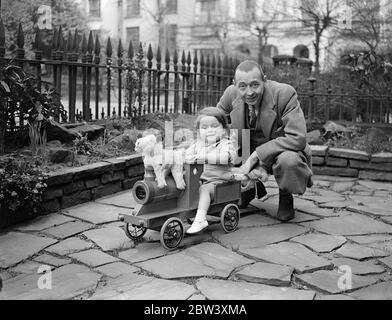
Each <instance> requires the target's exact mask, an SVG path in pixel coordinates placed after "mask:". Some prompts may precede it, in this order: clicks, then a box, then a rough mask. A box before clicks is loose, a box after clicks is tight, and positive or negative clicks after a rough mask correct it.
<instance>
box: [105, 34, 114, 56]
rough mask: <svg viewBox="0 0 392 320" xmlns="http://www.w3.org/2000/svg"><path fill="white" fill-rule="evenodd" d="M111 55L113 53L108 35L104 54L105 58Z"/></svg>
mask: <svg viewBox="0 0 392 320" xmlns="http://www.w3.org/2000/svg"><path fill="white" fill-rule="evenodd" d="M112 55H113V47H112V41H111V40H110V37H109V38H108V41H107V44H106V56H107V58H111V57H112Z"/></svg>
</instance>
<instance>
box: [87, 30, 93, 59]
mask: <svg viewBox="0 0 392 320" xmlns="http://www.w3.org/2000/svg"><path fill="white" fill-rule="evenodd" d="M93 49H94V36H93V32H92V31H90V34H89V36H88V44H87V52H88V53H90V54H91V53H92V52H93Z"/></svg>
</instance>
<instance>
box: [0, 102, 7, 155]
mask: <svg viewBox="0 0 392 320" xmlns="http://www.w3.org/2000/svg"><path fill="white" fill-rule="evenodd" d="M6 110H7V106H6V101H5V99H4V98H2V99H0V155H3V154H4V152H5V130H6V126H7V111H6Z"/></svg>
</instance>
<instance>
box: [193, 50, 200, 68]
mask: <svg viewBox="0 0 392 320" xmlns="http://www.w3.org/2000/svg"><path fill="white" fill-rule="evenodd" d="M198 64H199V60H198V58H197V51H195V55H194V57H193V65H194V66H197V65H198Z"/></svg>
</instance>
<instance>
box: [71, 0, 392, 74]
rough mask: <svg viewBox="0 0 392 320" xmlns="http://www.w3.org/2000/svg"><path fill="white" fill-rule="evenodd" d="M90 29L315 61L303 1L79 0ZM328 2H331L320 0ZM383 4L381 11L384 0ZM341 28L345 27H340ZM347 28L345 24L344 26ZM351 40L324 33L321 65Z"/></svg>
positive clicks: (146, 40)
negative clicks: (302, 8) (302, 10)
mask: <svg viewBox="0 0 392 320" xmlns="http://www.w3.org/2000/svg"><path fill="white" fill-rule="evenodd" d="M78 1H79V2H80V4H81V8H82V10H85V11H86V13H87V15H88V17H89V18H88V19H89V20H88V24H89V26H90V28H91V29H92V30H93V31H94V32H95V33H99V34H101V35H102V36H104V37H105V36H106V37H107V36H110V37H112V38H113V39H116V38H117V39H118V38H121V39H122V41H123V42H124V41H125V42H126V43H128V42H129V41H130V40H132V42H133V43H134V44H136V43H139V42H141V43H143V45H144V46H145V47H146V46H147V45H148V44H150V43H151V45H152V46H153V48H154V50H156V48H157V47H158V45H159V46H160V47H161V49H162V51H163V52H164V51H165V50H166V49H168V50H169V51H170V52H171V53H173V51H174V50H178V51H179V52H181V51H182V50H186V51H188V50H190V51H192V52H193V51H198V52H204V53H210V54H221V55H224V54H227V55H231V56H237V57H239V58H249V57H251V58H254V59H257V58H258V53H259V51H260V48H263V50H262V51H263V56H264V58H265V60H267V61H268V59H269V61H271V58H272V57H273V56H275V55H278V54H279V55H295V56H297V57H302V58H310V59H311V60H313V61H314V59H315V50H314V45H313V43H314V40H315V36H314V32H313V29H312V28H311V27H309V25H306V23H304V21H306V19H305V18H304V14H303V13H302V12H301V11H300V10H299V9H298V8H299V7H300V6H301V2H302V1H304V0H276V1H269V0H78ZM321 1H330V0H321ZM336 1H341V3H342V5H341V6H339V8H338V11H339V10H340V12H335V13H334V15H335V17H337V18H339V17H340V18H341V20H342V21H343V22H344V23H347V21H346V20H345V14H346V11H345V10H346V9H347V6H346V5H345V3H346V1H345V0H336ZM379 1H380V2H381V6H380V11H381V12H382V11H383V8H384V7H385V6H386V5H389V3H388V1H387V0H379ZM343 27H345V26H343ZM346 27H347V26H346ZM384 29H385V28H384ZM351 45H353V43H352V42H350V41H348V40H347V39H345V38H341V37H340V36H337V35H336V32H334V31H330V30H327V31H326V32H324V34H323V37H322V38H321V43H320V48H321V51H320V63H321V68H322V69H323V68H324V69H327V68H329V67H330V66H332V65H334V64H335V63H336V61H337V60H338V58H337V57H338V56H339V54H341V52H342V51H344V49H342V48H345V47H347V46H351Z"/></svg>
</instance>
